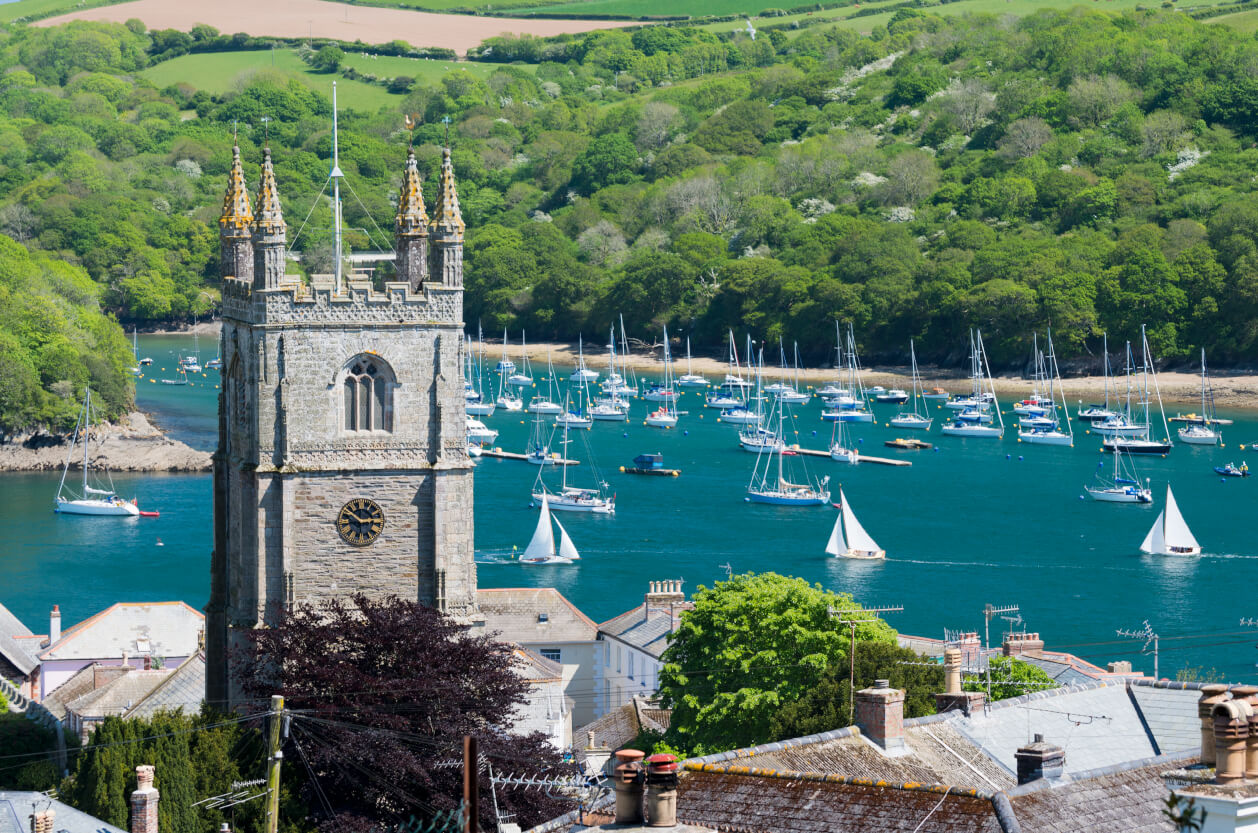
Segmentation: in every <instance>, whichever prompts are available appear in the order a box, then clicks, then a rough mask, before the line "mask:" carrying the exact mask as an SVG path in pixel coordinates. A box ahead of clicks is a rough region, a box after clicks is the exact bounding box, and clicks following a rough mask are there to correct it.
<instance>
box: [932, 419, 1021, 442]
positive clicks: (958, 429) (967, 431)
mask: <svg viewBox="0 0 1258 833" xmlns="http://www.w3.org/2000/svg"><path fill="white" fill-rule="evenodd" d="M939 430H940V431H941V432H943V433H944V434H947V435H948V436H950V437H979V438H981V439H991V440H998V439H1000V438H1001V437H1003V436H1004V435H1005V432H1004V430H1003V429H1001V428H993V427H991V426H990V425H978V424H966V425H954V424H952V423H947V424H945V425H944V426H943V427H942V428H940V429H939Z"/></svg>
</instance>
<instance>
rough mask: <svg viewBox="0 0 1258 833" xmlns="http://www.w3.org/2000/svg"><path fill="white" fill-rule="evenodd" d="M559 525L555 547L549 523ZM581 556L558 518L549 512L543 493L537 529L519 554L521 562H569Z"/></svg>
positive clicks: (553, 534)
mask: <svg viewBox="0 0 1258 833" xmlns="http://www.w3.org/2000/svg"><path fill="white" fill-rule="evenodd" d="M552 522H553V523H554V524H555V526H557V527H559V547H558V549H556V547H555V532H554V530H553V529H551V526H550V525H551V523H552ZM580 558H581V556H580V554H579V553H578V552H577V548H576V545H575V544H573V543H572V539H571V538H569V537H568V530H566V529H564V528H563V524H561V523H559V519H558V518H555V517H553V516H552V515H551V514H550V504H549V502H548V501H547V499H546V496H545V495H542V513H541V517H539V518H538V519H537V529H535V530H534V531H533V537H532V539H530V540H529V545H528V546H527V547H525V548H524V553H523V554H522V555H521V556H520V563H521V564H571V563H572V562H573V561H577V560H580Z"/></svg>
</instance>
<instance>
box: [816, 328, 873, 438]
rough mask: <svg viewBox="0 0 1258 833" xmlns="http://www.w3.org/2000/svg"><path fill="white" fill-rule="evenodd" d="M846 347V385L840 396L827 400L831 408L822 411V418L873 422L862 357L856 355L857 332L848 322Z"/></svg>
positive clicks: (839, 420) (832, 420)
mask: <svg viewBox="0 0 1258 833" xmlns="http://www.w3.org/2000/svg"><path fill="white" fill-rule="evenodd" d="M846 347H847V350H846V352H847V381H846V383H845V385H846V386H845V387H844V388H843V390H842V392H841V393H840V394H839V395H838V396H836V397H830V398H829V399H828V400H826V404H827V405H829V406H830V408H829V409H828V410H824V411H822V412H821V418H822V419H824V420H827V421H829V422H836V421H837V422H873V421H874V414H873V412H872V411H870V410H869V408H867V407H865V400H866V394H865V387H864V385H863V384H862V383H861V378H860V374H861V371H860V359H859V358H858V357H857V355H856V334H855V331H854V330H853V328H852V325H851V324H848V328H847V344H846Z"/></svg>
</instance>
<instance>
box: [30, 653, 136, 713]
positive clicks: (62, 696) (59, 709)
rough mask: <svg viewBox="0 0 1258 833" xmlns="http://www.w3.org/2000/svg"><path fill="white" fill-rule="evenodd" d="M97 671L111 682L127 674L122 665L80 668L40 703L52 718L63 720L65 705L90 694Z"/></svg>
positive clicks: (94, 683)
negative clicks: (50, 713)
mask: <svg viewBox="0 0 1258 833" xmlns="http://www.w3.org/2000/svg"><path fill="white" fill-rule="evenodd" d="M98 671H99V672H100V674H101V675H102V676H103V677H104V678H105V680H113V679H116V678H118V677H121V676H122V675H123V674H126V673H127V669H126V667H125V666H122V665H112V666H111V665H106V666H99V665H96V664H95V663H93V664H91V665H87V666H84V667H83V668H80V669H79V670H78V671H76V672H75V673H74V675H73V676H72V677H70V679H68V680H66V681H65V682H64V683H62V684H61V685H59V686H57V687H56V688H55V689H53V691H52V693H51V694H48V695H46V696H45V697H44V699H43V700H41V701H40V702H41V703H42V704H43V706H44V708H46V709H48V711H50V712H52V715H53V717H55V718H57V719H58V720H65V716H66V703H71V702H73V701H75V700H77V699H79V698H80V697H82V696H83V695H85V694H87V693H88V692H90V691H91V690H92V689H93V688H94V687H95V685H96V680H97V676H96V675H97V672H98Z"/></svg>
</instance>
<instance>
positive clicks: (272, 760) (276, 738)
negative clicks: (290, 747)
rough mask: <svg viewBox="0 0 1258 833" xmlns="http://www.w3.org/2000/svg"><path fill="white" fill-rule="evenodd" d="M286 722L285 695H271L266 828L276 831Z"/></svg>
mask: <svg viewBox="0 0 1258 833" xmlns="http://www.w3.org/2000/svg"><path fill="white" fill-rule="evenodd" d="M283 722H284V697H283V696H282V695H279V694H274V695H272V696H271V713H270V723H269V724H268V726H267V734H268V735H269V737H268V746H267V750H268V754H267V768H266V791H267V795H266V830H267V833H276V831H277V830H278V829H279V823H280V764H282V763H284V752H283V750H282V749H281V748H280V745H281V743H282V740H281V737H280V735H281V732H280V730H281V728H282V724H283Z"/></svg>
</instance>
